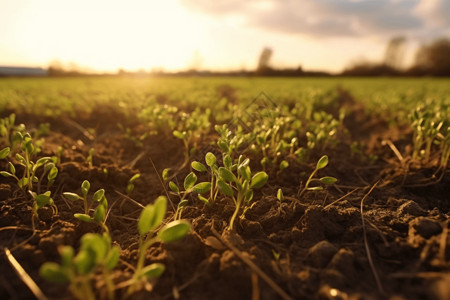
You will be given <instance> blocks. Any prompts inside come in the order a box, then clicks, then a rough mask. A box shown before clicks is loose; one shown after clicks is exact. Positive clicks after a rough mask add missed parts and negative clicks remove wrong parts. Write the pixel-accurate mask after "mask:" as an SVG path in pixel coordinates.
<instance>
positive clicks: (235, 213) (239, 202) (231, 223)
mask: <svg viewBox="0 0 450 300" xmlns="http://www.w3.org/2000/svg"><path fill="white" fill-rule="evenodd" d="M240 198H241V197H239V196H238V199H237V201H236V209H235V210H234V212H233V215H232V216H231V219H230V230H233V225H234V220H235V219H236V216H237V215H238V213H239V209H240V208H241V202H242V200H241V199H240ZM233 200H234V199H233Z"/></svg>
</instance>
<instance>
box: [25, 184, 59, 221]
mask: <svg viewBox="0 0 450 300" xmlns="http://www.w3.org/2000/svg"><path fill="white" fill-rule="evenodd" d="M28 192H29V193H30V195H31V197H32V198H33V215H32V219H31V220H32V226H33V228H35V224H34V220H35V219H36V220H39V214H38V210H39V209H40V208H42V207H44V206H50V208H51V209H52V212H53V214H58V208H57V207H56V205H55V203H54V201H53V199H52V198H51V197H50V196H51V192H50V191H47V192H45V193H43V194H37V193H35V192H33V191H28Z"/></svg>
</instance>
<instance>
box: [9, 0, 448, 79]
mask: <svg viewBox="0 0 450 300" xmlns="http://www.w3.org/2000/svg"><path fill="white" fill-rule="evenodd" d="M1 2H2V3H1V10H0V65H33V66H41V67H46V66H47V65H48V64H49V63H50V62H52V61H53V60H59V61H60V62H62V63H65V64H68V63H76V64H77V65H78V66H80V67H84V68H91V69H94V70H98V71H116V70H117V69H119V68H125V69H131V70H135V69H140V68H142V69H145V70H150V69H152V68H153V69H155V68H156V69H164V70H181V69H187V68H190V67H193V66H194V65H195V67H200V68H203V69H213V70H230V69H243V68H244V69H253V68H254V67H255V66H256V63H257V57H258V55H259V53H260V52H261V50H262V49H263V48H264V47H270V48H271V49H273V58H272V62H273V64H274V65H276V66H279V67H297V66H299V65H301V66H302V67H303V68H306V69H322V70H327V71H340V70H342V68H343V67H345V66H346V65H348V64H349V63H351V62H355V61H361V60H370V61H374V60H380V59H382V58H383V55H384V52H385V49H386V45H387V43H388V41H389V40H390V39H391V38H393V37H394V36H404V37H405V38H406V43H405V45H406V49H407V50H408V51H407V52H406V53H405V58H404V60H403V63H404V64H406V65H407V64H408V63H410V62H411V60H412V57H413V56H414V51H415V49H417V47H418V46H419V44H420V43H423V42H429V41H430V40H432V39H434V38H437V37H440V36H445V35H446V34H447V35H448V34H449V32H450V24H449V23H450V16H449V15H450V8H449V7H450V5H449V2H448V1H444V0H432V1H429V0H427V1H425V0H422V1H418V0H417V1H404V0H383V1H372V0H361V1H356V0H354V1H329V0H321V1H274V0H264V1H223V0H218V1H214V2H211V1H206V0H200V1H194V0H179V1H178V0H166V1H151V0H148V1H145V0H132V1H104V0H99V1H87V0H81V1H58V0H42V1H37V0H19V1H5V0H3V1H1Z"/></svg>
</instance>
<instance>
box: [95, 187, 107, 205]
mask: <svg viewBox="0 0 450 300" xmlns="http://www.w3.org/2000/svg"><path fill="white" fill-rule="evenodd" d="M104 196H105V190H104V189H99V190H98V191H96V192H95V193H94V196H92V200H93V201H95V202H100V200H102V198H103V197H104Z"/></svg>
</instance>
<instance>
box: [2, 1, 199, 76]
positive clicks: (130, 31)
mask: <svg viewBox="0 0 450 300" xmlns="http://www.w3.org/2000/svg"><path fill="white" fill-rule="evenodd" d="M0 25H1V24H0ZM8 26H10V29H9V32H10V34H9V36H8V43H7V44H6V43H2V41H1V40H0V46H8V47H9V48H11V49H15V55H16V56H17V57H16V60H19V59H22V60H25V61H28V60H29V61H38V62H40V63H41V64H43V65H46V64H47V63H48V62H49V61H51V60H52V59H58V60H61V61H63V62H70V61H72V62H76V63H77V64H79V65H81V66H89V67H93V68H95V69H98V70H102V71H114V70H116V69H117V68H126V69H139V68H145V69H149V68H152V67H164V68H165V69H166V70H170V69H180V68H185V67H186V65H187V64H188V62H189V59H190V58H191V57H192V55H193V53H194V52H195V50H196V47H198V45H201V44H202V42H203V41H202V40H201V37H202V26H201V24H200V22H198V21H197V19H195V17H194V16H192V15H189V14H188V13H187V12H186V11H185V10H183V9H182V7H180V6H179V5H178V2H177V1H176V0H165V1H142V0H141V1H136V0H132V1H127V2H124V1H87V0H83V1H77V2H75V1H73V2H67V1H58V0H43V1H39V2H36V1H23V3H22V6H21V8H20V11H18V12H17V18H11V20H10V22H8ZM5 40H6V38H5ZM2 44H3V45H2ZM5 44H6V45H5ZM30 48H31V49H30ZM30 50H31V51H30ZM23 53H26V56H27V57H23V55H22V54H23ZM2 54H3V55H4V53H2ZM0 63H1V62H0Z"/></svg>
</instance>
